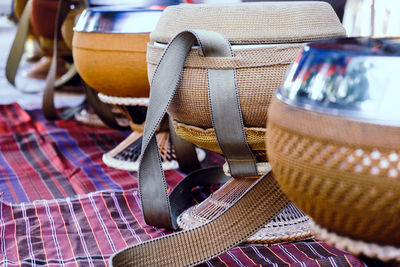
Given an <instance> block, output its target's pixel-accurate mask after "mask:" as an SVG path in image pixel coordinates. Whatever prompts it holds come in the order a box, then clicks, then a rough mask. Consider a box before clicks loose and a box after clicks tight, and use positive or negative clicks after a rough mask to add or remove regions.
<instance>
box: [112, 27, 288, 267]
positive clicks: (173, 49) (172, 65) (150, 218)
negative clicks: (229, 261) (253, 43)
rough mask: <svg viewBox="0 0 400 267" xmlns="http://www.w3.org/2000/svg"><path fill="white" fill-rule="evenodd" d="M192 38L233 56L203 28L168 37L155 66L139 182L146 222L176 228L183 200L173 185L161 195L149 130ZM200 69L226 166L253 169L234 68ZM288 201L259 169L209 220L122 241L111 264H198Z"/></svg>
mask: <svg viewBox="0 0 400 267" xmlns="http://www.w3.org/2000/svg"><path fill="white" fill-rule="evenodd" d="M195 41H197V43H199V45H200V48H201V53H202V55H203V56H214V57H231V56H233V54H232V51H231V49H230V45H229V42H227V41H226V40H225V39H224V38H223V37H222V36H221V35H220V34H218V33H215V32H210V31H205V30H194V31H184V32H181V33H179V34H178V35H176V36H175V37H174V38H173V40H172V41H171V42H170V44H169V45H168V47H167V48H166V50H165V52H164V54H163V56H162V58H161V60H160V62H159V64H158V66H157V69H156V71H155V74H154V77H153V81H152V85H151V89H150V102H149V109H148V113H147V118H146V125H145V129H144V134H143V145H142V155H141V161H140V165H139V189H140V197H141V201H142V211H143V215H144V217H145V220H146V223H148V224H152V225H157V226H161V227H172V228H176V216H177V215H179V213H180V212H177V211H176V206H177V205H179V203H182V202H183V201H182V199H179V198H178V199H177V198H176V197H175V195H174V194H173V193H174V191H175V190H174V191H173V192H172V193H171V197H170V198H168V194H167V191H166V183H165V178H164V175H163V171H162V168H161V161H160V156H159V153H158V147H157V141H156V138H155V129H156V128H157V126H158V124H159V123H160V121H161V119H162V118H163V116H164V114H165V113H166V111H167V109H168V106H169V103H170V102H171V100H172V98H173V96H174V92H175V89H176V87H177V85H178V82H179V79H180V76H181V73H182V69H183V66H184V63H185V60H186V56H187V54H188V52H189V51H190V49H191V47H192V45H193V44H194V43H195ZM207 76H208V77H207V81H208V92H209V102H210V113H211V116H212V122H213V127H214V128H215V133H216V136H217V140H218V143H219V145H220V147H221V150H222V151H223V152H224V155H225V156H226V158H227V161H228V163H229V167H230V170H231V173H232V174H233V176H234V177H254V176H257V171H256V162H255V159H254V156H253V154H252V152H251V150H250V148H249V146H248V145H247V142H246V136H245V133H244V128H243V121H242V116H241V111H240V103H239V100H238V95H237V88H236V84H235V71H234V70H232V69H226V70H213V69H209V70H207ZM227 111H228V112H227ZM221 173H222V172H221V168H214V169H212V170H209V169H203V170H199V171H196V172H194V173H192V174H189V175H188V176H187V177H186V178H185V179H184V180H183V181H182V183H185V182H186V183H188V182H187V181H190V180H191V179H192V177H193V176H194V175H195V176H196V177H197V179H198V180H199V179H202V178H203V179H206V178H207V179H211V180H212V179H213V178H214V177H218V176H221V175H222V174H221ZM177 200H178V201H177ZM287 204H288V200H287V198H286V197H285V196H284V194H283V193H282V192H281V191H280V189H279V186H278V185H277V183H276V181H275V180H274V178H273V177H272V175H271V174H267V175H264V176H263V177H261V178H260V179H259V180H258V181H257V182H255V183H254V184H253V186H252V187H251V188H250V189H249V190H248V191H247V192H246V193H245V194H244V195H243V196H242V197H241V198H240V199H239V201H238V202H236V204H235V205H233V206H232V207H231V208H229V209H228V210H227V211H226V212H225V213H224V214H222V215H220V216H219V217H218V218H216V219H215V220H213V221H211V222H209V223H207V224H205V225H202V226H200V227H197V228H194V229H190V230H187V231H183V232H180V233H176V234H173V235H170V236H167V237H162V238H158V239H155V240H150V241H148V242H144V243H140V244H137V245H134V246H132V247H130V248H127V249H125V250H123V251H121V252H119V253H117V254H115V255H114V256H113V257H112V258H111V259H110V266H186V265H195V264H198V263H201V262H203V261H205V260H207V259H210V258H212V257H215V256H216V255H218V254H220V253H222V252H224V251H226V250H228V249H229V248H231V247H232V246H235V245H237V244H238V243H240V242H241V241H243V240H244V239H245V238H247V237H248V236H249V235H251V234H252V233H254V232H255V231H256V230H258V229H259V228H260V227H262V226H263V225H264V224H265V223H266V222H269V221H270V220H272V218H273V217H274V216H276V215H277V214H278V213H279V212H280V211H281V210H282V209H283V208H284V207H285V206H286V205H287ZM180 206H182V205H180ZM180 208H181V209H182V207H180ZM227 229H229V230H230V231H227Z"/></svg>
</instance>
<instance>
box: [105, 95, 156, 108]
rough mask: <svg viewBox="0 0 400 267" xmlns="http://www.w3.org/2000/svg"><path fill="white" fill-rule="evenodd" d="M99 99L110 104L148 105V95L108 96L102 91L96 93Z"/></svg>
mask: <svg viewBox="0 0 400 267" xmlns="http://www.w3.org/2000/svg"><path fill="white" fill-rule="evenodd" d="M98 96H99V99H100V100H101V101H102V102H104V103H107V104H112V105H124V106H148V105H149V98H148V97H119V96H109V95H105V94H102V93H99V94H98Z"/></svg>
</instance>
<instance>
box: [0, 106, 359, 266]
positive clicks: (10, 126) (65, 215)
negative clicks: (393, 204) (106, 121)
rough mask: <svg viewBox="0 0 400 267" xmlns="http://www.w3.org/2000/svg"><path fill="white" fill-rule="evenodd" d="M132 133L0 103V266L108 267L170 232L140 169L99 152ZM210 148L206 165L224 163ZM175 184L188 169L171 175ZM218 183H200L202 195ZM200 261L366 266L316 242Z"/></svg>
mask: <svg viewBox="0 0 400 267" xmlns="http://www.w3.org/2000/svg"><path fill="white" fill-rule="evenodd" d="M126 135H127V133H121V132H117V131H114V130H110V129H103V128H94V127H89V126H85V125H82V124H80V123H78V122H74V121H67V122H64V121H58V122H47V121H46V120H45V119H44V118H43V115H42V114H41V112H40V111H37V110H34V111H28V112H27V111H24V110H22V109H21V108H20V107H19V106H18V105H7V106H0V192H3V193H2V196H1V200H0V205H1V208H0V266H42V265H48V266H107V264H108V259H109V257H110V255H112V254H113V253H114V252H116V251H118V250H120V249H122V248H124V247H126V246H128V245H132V244H136V243H138V242H142V241H145V240H148V239H151V238H156V237H159V236H163V235H166V234H169V233H170V232H169V231H167V230H165V229H157V228H155V227H152V226H148V225H146V224H145V223H144V220H143V217H142V214H141V210H140V202H139V196H138V192H137V189H136V185H137V180H136V177H135V175H136V173H132V172H131V173H130V172H125V171H118V170H114V169H111V168H107V167H106V166H104V164H103V163H102V161H101V157H102V154H103V153H104V152H105V151H108V150H110V149H111V148H113V147H114V146H115V145H116V144H117V143H118V142H120V141H122V140H123V138H124V137H125V136H126ZM221 162H222V159H221V157H219V156H218V155H216V154H214V153H208V157H207V160H206V162H205V165H215V164H221ZM166 177H167V182H168V184H169V186H170V187H173V186H174V185H175V184H176V183H177V182H179V181H180V180H181V179H182V177H183V174H182V173H180V172H178V171H168V172H167V173H166ZM214 189H215V188H214V187H212V188H202V189H201V188H199V189H197V190H195V191H194V193H193V197H194V198H195V199H196V200H197V201H201V199H204V197H206V195H208V194H209V193H210V192H211V191H213V190H214ZM203 266H277V267H278V266H365V264H364V263H363V262H361V261H360V260H359V259H357V258H356V257H354V256H352V255H350V254H348V253H347V252H345V251H341V250H338V249H336V248H334V247H331V246H329V245H327V244H325V243H323V242H320V241H318V240H308V241H304V242H297V243H291V244H285V245H277V246H270V247H269V246H264V245H242V246H240V247H236V248H233V249H231V250H230V251H228V252H227V253H224V254H222V255H220V256H219V257H216V258H214V259H212V260H210V261H208V262H206V263H204V264H203Z"/></svg>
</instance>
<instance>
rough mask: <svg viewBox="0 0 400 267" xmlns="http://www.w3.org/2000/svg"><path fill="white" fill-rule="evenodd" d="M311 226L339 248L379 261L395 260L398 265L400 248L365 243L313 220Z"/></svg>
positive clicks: (322, 238)
mask: <svg viewBox="0 0 400 267" xmlns="http://www.w3.org/2000/svg"><path fill="white" fill-rule="evenodd" d="M311 228H312V231H313V232H314V233H315V235H316V236H317V237H318V238H319V239H321V240H324V241H325V242H327V243H329V244H330V245H333V246H335V247H337V248H339V249H342V250H347V251H349V252H350V253H352V254H354V255H365V256H367V257H370V258H377V259H379V260H381V261H397V262H398V264H399V265H400V248H397V247H394V246H383V245H379V244H376V243H367V242H364V241H360V240H354V239H351V238H349V237H345V236H340V235H338V234H336V233H333V232H330V231H328V230H327V229H325V228H323V227H322V226H320V225H318V224H316V223H315V222H312V223H311Z"/></svg>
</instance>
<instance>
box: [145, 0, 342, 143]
mask: <svg viewBox="0 0 400 267" xmlns="http://www.w3.org/2000/svg"><path fill="white" fill-rule="evenodd" d="M187 29H205V30H211V31H216V32H219V33H221V34H222V35H224V36H225V37H226V38H227V39H228V40H229V41H230V43H231V44H233V46H232V48H233V55H234V56H233V57H231V58H216V57H214V58H212V57H211V58H207V57H203V56H201V55H200V53H199V50H198V49H196V48H193V49H192V50H191V52H190V53H189V55H188V57H187V59H186V63H185V67H184V69H183V73H182V76H181V80H180V83H179V85H178V87H177V90H176V93H175V96H174V98H173V100H172V102H171V104H170V107H169V109H168V113H169V114H170V115H171V117H172V118H173V119H174V120H175V121H177V122H179V123H182V124H186V125H188V126H195V127H198V128H202V129H203V130H205V131H208V133H209V132H210V129H212V122H211V116H210V111H209V101H208V91H207V77H206V71H207V69H209V68H210V69H235V71H236V83H237V89H238V96H239V102H240V106H241V111H242V116H243V122H244V126H245V127H246V128H265V122H266V120H267V115H268V107H269V105H270V102H271V99H272V97H273V95H274V94H275V91H276V89H277V88H278V87H279V86H280V85H281V83H282V80H283V79H284V77H285V75H286V71H287V69H288V68H289V66H290V64H291V63H292V62H294V61H295V59H296V57H297V55H298V54H299V52H300V51H301V49H302V48H303V46H304V45H305V42H309V41H312V40H316V39H324V38H330V37H338V36H344V35H345V30H344V28H343V26H342V25H341V24H340V21H339V19H338V18H337V16H336V14H335V12H334V11H333V9H332V7H331V6H330V5H328V4H327V3H323V2H312V3H311V2H300V3H299V2H297V3H293V2H292V3H290V2H277V3H275V2H268V3H239V4H232V5H227V4H222V5H179V6H171V7H168V8H167V9H166V10H165V11H164V13H163V15H162V16H161V18H160V20H159V22H158V24H157V26H156V28H155V30H154V31H153V32H152V33H151V35H150V39H151V41H152V43H150V44H148V47H147V67H148V75H149V80H151V79H152V77H153V74H154V71H155V69H156V66H157V63H158V61H159V60H160V58H161V56H162V53H163V51H164V49H165V47H161V46H160V45H158V44H155V43H154V42H157V43H168V42H169V41H170V40H171V38H172V37H173V36H175V34H177V33H178V32H180V31H182V30H187ZM236 44H242V45H243V46H239V47H237V46H235V45H236ZM248 44H252V46H250V47H249V46H248ZM246 45H247V46H246ZM227 112H229V110H227ZM227 123H229V122H227ZM184 132H185V136H184V138H185V139H186V140H188V141H189V142H192V143H195V144H196V145H199V146H201V147H204V148H207V149H211V150H214V151H220V150H219V148H218V145H217V143H216V141H215V140H216V139H215V136H214V138H213V140H212V141H211V138H209V137H207V138H208V141H207V142H203V141H204V139H203V140H202V141H201V142H200V143H198V141H199V138H197V137H196V136H195V135H191V134H195V133H194V132H193V131H184ZM247 132H248V130H247V131H246V133H247ZM253 132H254V131H253ZM178 134H180V133H178ZM204 136H205V135H204V134H202V137H204ZM253 137H255V138H253V140H252V141H251V142H252V144H251V146H254V147H257V148H256V149H258V147H260V148H261V149H262V150H264V149H265V138H264V136H263V135H262V134H256V135H254V136H253ZM252 149H254V148H253V147H252Z"/></svg>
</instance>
